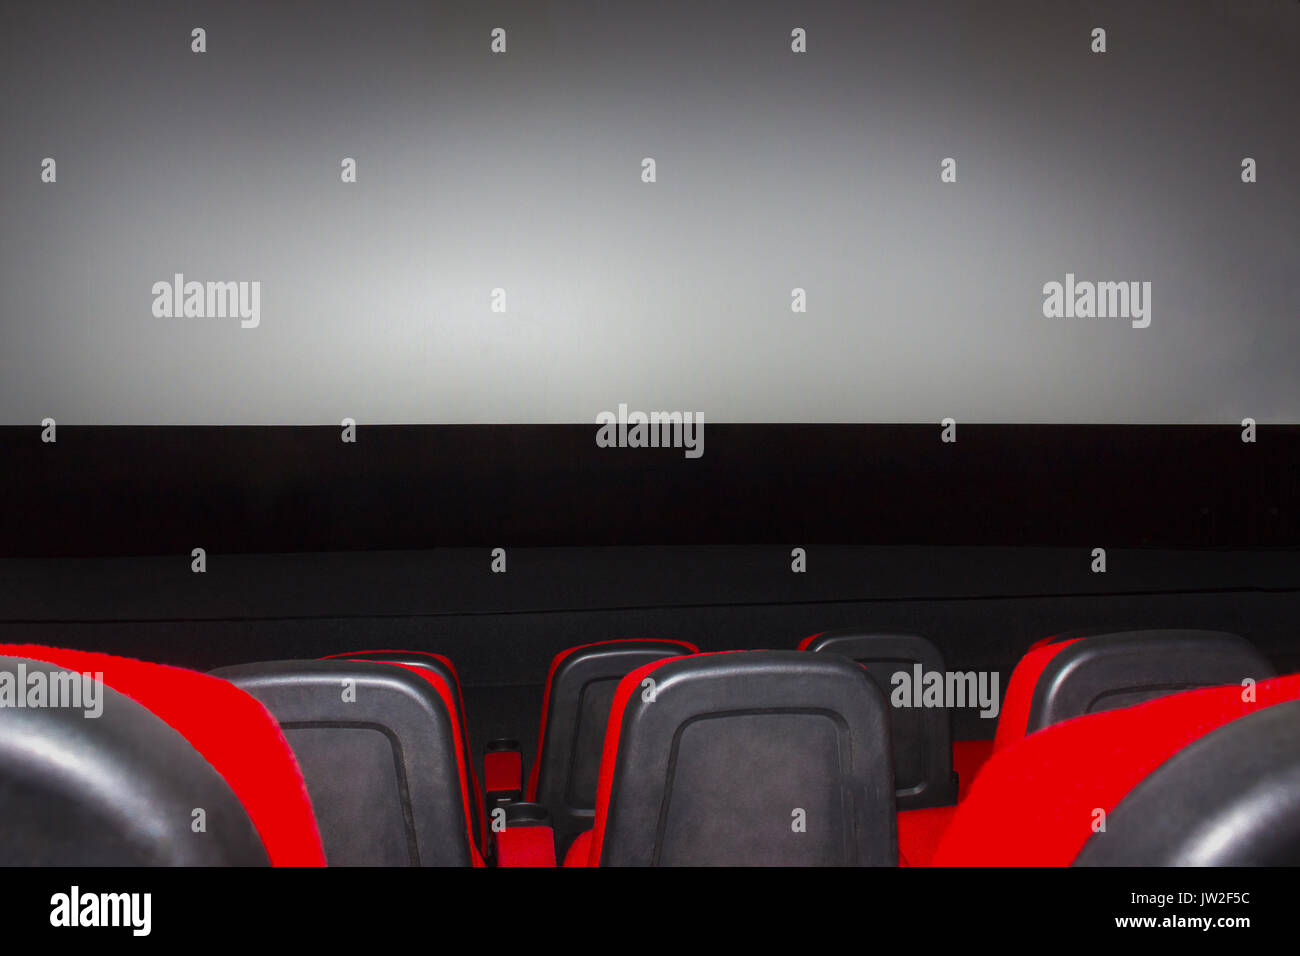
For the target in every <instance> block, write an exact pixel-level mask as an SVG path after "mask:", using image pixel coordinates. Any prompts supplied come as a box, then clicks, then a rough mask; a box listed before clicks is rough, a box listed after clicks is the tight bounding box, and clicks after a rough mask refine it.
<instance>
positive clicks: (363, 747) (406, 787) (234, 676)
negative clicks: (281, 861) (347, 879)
mask: <svg viewBox="0 0 1300 956" xmlns="http://www.w3.org/2000/svg"><path fill="white" fill-rule="evenodd" d="M213 674H214V675H215V676H219V677H222V678H224V679H225V680H228V681H230V682H231V683H233V684H235V685H236V686H237V687H240V688H242V689H243V690H246V691H247V692H248V693H250V694H252V695H253V696H254V697H256V698H257V699H258V700H260V701H261V702H262V703H263V704H265V705H266V708H267V709H268V710H269V711H270V712H271V713H272V714H274V715H275V718H276V719H277V720H278V721H279V722H280V727H281V728H282V729H283V731H284V735H285V737H286V738H287V739H288V741H289V745H290V746H291V747H292V748H293V752H294V753H295V754H296V755H297V758H298V763H299V765H300V766H301V767H302V772H303V778H304V779H305V780H306V783H307V790H308V792H309V793H310V794H311V801H312V805H313V807H314V808H315V810H316V819H317V821H318V823H319V825H320V833H321V839H322V841H323V843H324V846H325V857H326V860H327V862H328V863H329V865H330V866H470V865H475V866H481V865H482V863H483V860H482V855H481V854H480V852H479V850H478V847H477V841H476V840H475V837H474V834H473V832H472V830H471V829H470V822H469V821H470V820H471V819H472V812H471V809H470V787H469V783H468V780H469V774H468V772H467V770H466V765H465V752H464V747H463V744H462V737H461V732H460V726H459V720H458V714H457V707H456V699H455V696H454V695H453V693H452V690H451V687H450V686H448V685H447V684H446V683H445V682H444V681H443V679H442V678H441V677H439V676H438V675H437V674H436V673H434V672H433V671H431V670H429V669H427V668H422V667H409V666H406V665H403V664H393V663H386V662H379V661H368V660H346V659H331V660H318V661H310V660H291V661H269V662H264V663H259V664H243V665H239V666H236V667H223V668H221V669H219V670H216V671H213Z"/></svg>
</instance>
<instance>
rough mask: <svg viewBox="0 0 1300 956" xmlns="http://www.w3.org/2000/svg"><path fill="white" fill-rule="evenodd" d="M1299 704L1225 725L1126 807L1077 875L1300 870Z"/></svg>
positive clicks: (1151, 779) (1087, 851)
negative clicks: (1105, 869) (1089, 871)
mask: <svg viewBox="0 0 1300 956" xmlns="http://www.w3.org/2000/svg"><path fill="white" fill-rule="evenodd" d="M1298 731H1300V701H1289V702H1287V703H1284V704H1276V705H1274V706H1272V707H1266V708H1264V709H1263V710H1260V711H1257V712H1256V713H1253V714H1251V715H1249V716H1247V717H1242V718H1239V719H1237V720H1234V721H1232V722H1231V723H1228V724H1225V725H1223V726H1222V727H1220V728H1218V729H1217V730H1215V731H1213V732H1212V733H1209V734H1206V735H1205V736H1204V737H1202V738H1200V739H1199V740H1196V741H1194V742H1193V743H1191V744H1189V745H1188V746H1187V747H1185V748H1184V749H1183V750H1181V751H1179V752H1178V753H1177V754H1175V755H1174V756H1173V757H1171V758H1169V759H1168V760H1167V761H1165V762H1164V763H1163V764H1161V765H1160V766H1159V767H1158V768H1156V770H1155V771H1153V772H1152V773H1151V774H1150V775H1148V776H1147V778H1146V779H1145V780H1143V781H1142V782H1141V783H1139V784H1138V785H1137V786H1136V787H1134V788H1133V790H1132V791H1131V792H1130V793H1129V794H1128V796H1126V797H1125V798H1124V799H1123V800H1121V801H1120V803H1119V805H1118V806H1116V807H1115V809H1114V810H1112V811H1111V813H1110V816H1109V817H1108V819H1107V821H1106V831H1105V832H1104V833H1100V832H1099V833H1095V834H1093V836H1091V837H1089V839H1088V842H1087V843H1085V844H1084V846H1083V850H1082V851H1080V853H1079V855H1078V857H1076V858H1075V861H1074V865H1075V866H1300V732H1298Z"/></svg>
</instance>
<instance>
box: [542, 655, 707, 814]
mask: <svg viewBox="0 0 1300 956" xmlns="http://www.w3.org/2000/svg"><path fill="white" fill-rule="evenodd" d="M638 640H645V638H635V637H628V638H621V639H617V640H612V641H594V642H592V643H591V644H579V645H578V646H577V647H570V648H566V649H565V650H562V651H560V653H558V654H556V655H555V657H553V658H552V659H551V666H550V668H549V669H548V670H547V671H546V687H545V689H544V690H543V691H542V718H541V725H540V726H539V728H538V730H537V752H536V754H535V755H534V757H533V769H532V770H531V771H530V772H529V774H528V793H527V795H526V797H525V799H527V800H536V799H537V778H538V775H539V773H540V772H541V766H542V760H541V757H542V743H543V742H544V741H545V740H546V714H547V712H548V711H549V710H550V707H551V681H552V679H554V677H555V672H556V670H558V669H559V667H560V665H561V664H563V663H564V660H565V658H567V657H568V656H569V655H570V654H573V653H574V652H575V651H581V650H585V649H586V648H588V647H603V646H605V645H606V644H625V643H628V642H629V641H638ZM672 643H674V644H680V645H682V646H683V647H688V648H690V651H691V653H692V654H698V653H699V652H700V649H699V648H698V647H696V646H695V645H694V644H692V643H690V642H689V641H678V640H674V641H672Z"/></svg>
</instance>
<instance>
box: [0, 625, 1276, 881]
mask: <svg viewBox="0 0 1300 956" xmlns="http://www.w3.org/2000/svg"><path fill="white" fill-rule="evenodd" d="M914 668H916V669H917V671H916V672H917V673H936V674H940V675H942V674H945V673H946V670H945V666H944V661H943V658H942V655H941V654H940V652H939V651H938V649H937V648H936V647H935V646H934V645H933V644H932V643H931V642H929V641H927V640H926V639H924V638H922V637H920V636H918V635H913V634H900V633H895V632H890V631H881V630H851V631H834V632H825V633H822V634H816V635H813V636H812V637H810V638H808V639H806V640H805V641H803V642H802V643H801V644H800V645H799V648H798V649H797V650H788V651H779V650H777V651H770V650H769V651H739V652H723V653H700V652H699V651H698V649H697V648H696V647H695V646H694V645H691V644H688V643H685V642H680V641H662V640H624V641H608V642H602V643H598V644H591V645H584V646H581V647H576V648H570V649H568V650H566V651H564V652H561V653H560V654H559V655H557V656H556V658H555V659H554V661H553V662H552V664H551V667H550V669H549V672H548V674H547V678H546V683H545V687H544V691H543V701H542V715H541V727H540V732H539V739H538V746H537V751H536V759H535V761H534V763H533V766H532V768H531V772H530V773H529V774H528V775H527V784H526V785H525V783H524V773H523V766H522V759H521V755H520V753H519V748H518V746H517V745H515V744H513V742H509V741H496V742H493V743H492V744H490V745H489V747H488V752H487V753H486V754H485V758H484V773H483V776H482V779H481V780H480V777H479V774H478V772H477V770H476V769H475V761H474V759H473V746H472V743H471V740H472V738H471V736H470V733H469V727H468V722H467V720H466V712H465V703H464V695H463V694H462V692H461V687H460V682H459V678H458V675H457V673H456V670H455V667H454V666H453V665H452V663H451V661H450V660H448V659H447V658H446V657H443V656H440V655H437V654H433V653H429V652H417V651H391V650H379V651H361V652H351V653H345V654H339V655H334V656H331V657H329V658H325V659H321V660H292V661H271V662H262V663H255V664H246V665H239V666H236V667H228V668H222V669H219V670H217V671H214V672H213V673H212V674H208V675H204V674H199V673H196V672H193V671H187V670H183V669H179V668H174V667H168V666H165V665H159V664H150V663H146V662H141V661H135V660H131V659H128V658H121V657H114V656H111V655H105V654H95V653H87V652H79V651H70V650H60V649H54V648H46V647H40V646H36V645H0V728H2V729H3V732H0V820H2V821H4V822H3V823H2V824H0V828H3V829H4V831H5V833H4V836H5V839H4V840H0V863H6V864H11V865H12V864H65V865H82V864H122V863H145V864H184V865H207V864H237V865H253V864H258V863H270V864H275V865H319V864H323V863H328V864H329V865H444V866H463V865H471V866H472V865H484V864H496V865H502V866H511V865H540V866H549V865H554V864H555V863H556V862H557V860H563V861H564V862H565V863H566V865H893V864H896V863H903V864H907V865H927V864H931V863H933V864H939V865H967V864H974V865H980V864H990V863H1030V864H1048V865H1065V864H1069V863H1074V862H1078V863H1100V864H1115V863H1147V862H1157V863H1176V862H1189V861H1192V862H1229V861H1231V862H1243V861H1244V862H1297V861H1300V855H1297V851H1296V847H1297V846H1298V845H1300V843H1297V842H1296V841H1294V840H1293V841H1291V842H1290V843H1287V842H1286V841H1285V840H1282V841H1280V842H1279V841H1278V840H1277V839H1276V835H1277V834H1279V833H1289V832H1292V831H1296V832H1300V796H1297V794H1300V788H1297V787H1296V786H1295V783H1296V782H1297V775H1300V749H1298V748H1297V746H1296V744H1295V743H1294V740H1296V739H1300V735H1296V734H1292V733H1290V732H1289V731H1288V727H1290V726H1294V723H1293V722H1292V723H1291V724H1288V723H1287V720H1288V716H1290V717H1291V718H1293V717H1294V716H1295V714H1294V713H1293V712H1294V711H1295V709H1296V708H1297V707H1300V704H1298V703H1296V699H1297V698H1300V677H1285V678H1276V677H1275V676H1274V672H1273V670H1272V668H1271V666H1270V665H1269V663H1268V662H1267V660H1265V659H1264V658H1263V657H1262V656H1261V655H1259V654H1258V653H1257V652H1256V651H1255V650H1254V648H1253V647H1252V646H1251V645H1250V644H1249V643H1248V642H1246V641H1244V640H1242V639H1241V638H1239V637H1236V636H1234V635H1230V634H1224V633H1219V632H1206V631H1169V630H1167V631H1129V632H1114V633H1101V632H1094V633H1083V632H1078V633H1072V634H1063V635H1056V636H1054V637H1052V638H1048V639H1045V640H1043V641H1040V642H1038V644H1036V645H1034V646H1033V647H1031V648H1030V649H1029V650H1028V651H1027V653H1026V654H1025V656H1024V657H1023V659H1022V660H1021V661H1020V663H1019V664H1018V666H1017V667H1016V669H1015V671H1014V672H1013V674H1012V676H1011V679H1010V681H1009V682H1008V685H1007V691H1006V696H1005V699H1004V700H1003V702H1002V706H1001V713H1000V716H999V719H998V725H997V731H996V735H995V737H994V739H993V740H992V741H955V742H954V741H953V740H952V733H951V714H950V709H949V708H948V707H947V706H945V704H946V703H948V702H946V701H943V700H940V701H938V702H936V705H934V706H928V705H925V704H922V705H921V706H917V701H916V700H914V699H912V698H910V697H909V696H908V695H897V694H893V693H891V690H892V689H893V685H895V684H896V683H897V678H898V675H899V674H900V673H904V672H911V671H912V670H913V669H914ZM6 675H12V678H11V679H10V680H9V681H8V683H9V685H10V687H11V693H10V699H9V701H8V703H7V704H6V697H5V685H6ZM1202 688H1204V689H1202ZM92 698H97V699H94V700H92ZM96 710H98V714H96V713H95V711H96ZM1189 781H1190V784H1189ZM1189 785H1194V786H1193V790H1194V791H1195V792H1196V793H1197V794H1198V795H1199V799H1197V800H1189V799H1187V798H1186V792H1185V791H1186V788H1187V787H1188V786H1189ZM1179 788H1183V789H1182V790H1180V789H1179ZM1178 794H1182V795H1183V796H1182V797H1180V798H1179V799H1177V800H1174V799H1173V798H1172V796H1171V795H1178ZM1243 808H1246V809H1250V810H1251V811H1252V812H1249V813H1246V812H1243ZM1266 825H1267V826H1268V827H1270V828H1271V829H1270V830H1269V832H1271V833H1272V834H1274V838H1268V837H1267V836H1265V835H1263V831H1261V830H1260V829H1259V828H1260V827H1262V826H1266ZM1225 828H1226V829H1225ZM1288 828H1290V829H1288ZM1225 833H1227V834H1229V835H1230V837H1231V839H1225V838H1224V835H1225ZM1116 834H1118V835H1119V836H1118V838H1116ZM1288 854H1289V855H1290V856H1289V857H1288Z"/></svg>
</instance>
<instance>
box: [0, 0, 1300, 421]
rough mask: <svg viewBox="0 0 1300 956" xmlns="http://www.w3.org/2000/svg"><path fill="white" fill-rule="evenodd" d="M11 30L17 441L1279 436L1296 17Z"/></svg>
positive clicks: (402, 18) (712, 8) (448, 22)
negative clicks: (383, 428)
mask: <svg viewBox="0 0 1300 956" xmlns="http://www.w3.org/2000/svg"><path fill="white" fill-rule="evenodd" d="M2 15H3V18H4V21H3V29H0V70H3V75H4V85H5V88H6V89H7V90H9V91H11V95H10V96H8V97H6V98H5V100H4V102H3V104H2V105H0V123H2V125H3V128H4V130H5V135H4V137H3V139H2V140H0V170H2V172H3V175H2V176H0V210H3V213H2V214H3V222H4V226H3V253H2V255H0V290H2V294H3V298H2V299H0V301H2V302H3V321H2V323H0V337H2V341H0V424H5V425H19V424H33V423H35V422H39V421H40V420H41V419H42V418H44V417H46V416H50V417H53V418H56V419H57V420H58V421H59V423H60V424H64V423H66V424H73V425H76V424H85V425H210V424H217V425H234V424H244V425H308V424H330V423H335V424H337V423H338V422H339V421H340V420H341V419H342V418H343V417H345V416H348V417H352V418H354V419H356V420H357V421H358V422H361V423H363V424H384V423H418V424H442V423H453V424H462V423H463V424H484V423H520V424H534V423H583V422H588V423H589V422H593V421H594V420H595V418H596V416H597V415H598V414H600V413H601V412H602V411H606V410H613V409H616V408H617V407H618V405H619V404H626V405H628V406H629V407H631V408H633V409H665V410H683V411H693V412H697V413H701V414H703V415H704V416H705V417H706V419H707V420H708V421H710V422H737V423H753V422H776V423H789V422H934V421H938V420H940V419H941V418H944V417H947V416H952V417H953V418H955V419H958V420H961V421H964V422H1012V423H1016V422H1019V423H1187V424H1196V423H1229V422H1236V421H1239V420H1240V419H1242V418H1243V417H1252V418H1254V419H1256V420H1257V421H1259V422H1297V421H1300V375H1297V355H1300V291H1298V290H1300V285H1298V283H1297V276H1298V275H1300V269H1297V265H1298V264H1300V189H1298V187H1297V178H1296V169H1297V164H1298V163H1300V124H1297V120H1296V116H1297V103H1300V62H1298V61H1300V58H1298V57H1297V55H1296V51H1297V48H1298V45H1300V4H1297V3H1295V2H1290V0H1249V2H1234V3H1222V2H1193V3H1189V2H1177V3H1173V2H1170V3H1156V2H1147V3H1140V4H1135V3H1131V2H1105V3H1086V4H1075V5H1065V8H1064V9H1062V5H1061V4H1056V3H1043V2H1029V0H1025V2H1011V3H994V4H976V3H969V2H937V3H927V4H924V5H920V6H918V5H917V4H913V3H908V2H902V0H898V2H871V3H860V4H851V3H811V4H767V3H740V2H729V3H722V2H690V3H686V2H673V3H658V2H656V3H647V4H610V3H603V2H586V3H578V2H527V3H491V4H487V3H471V2H464V3H437V2H431V3H410V2H402V3H397V2H371V3H360V2H356V3H344V2H326V3H313V4H299V3H263V2H256V3H254V2H235V3H220V4H218V3H212V4H198V5H192V6H185V5H179V4H173V3H133V4H130V5H119V4H103V3H61V4H55V5H49V4H45V3H7V4H5V6H4V8H3V14H2ZM196 27H202V28H203V29H204V30H205V31H206V50H205V52H202V53H196V52H194V51H193V50H192V48H191V31H192V30H193V29H194V28H196ZM498 27H501V28H503V29H505V30H506V36H505V43H506V47H505V50H504V52H494V50H493V32H492V31H493V30H494V29H495V28H498ZM1097 28H1101V29H1104V30H1105V43H1106V48H1105V51H1104V52H1096V51H1094V46H1095V45H1096V39H1095V34H1094V30H1095V29H1097ZM795 30H802V31H804V36H805V37H806V51H805V52H796V51H795V50H794V49H792V46H793V45H795V44H794V41H793V40H792V32H793V31H795ZM47 159H53V160H54V161H55V166H54V169H55V172H56V176H55V178H54V181H53V182H49V181H45V165H44V163H45V160H47ZM349 159H350V160H354V161H355V169H356V181H355V182H345V181H344V178H345V175H344V174H345V169H344V167H345V165H346V160H349ZM646 159H653V160H654V181H653V182H647V181H645V179H646V164H645V162H644V161H645V160H646ZM947 161H951V162H947ZM1248 161H1249V162H1248ZM1247 166H1249V168H1250V172H1249V173H1247ZM1252 179H1253V181H1246V180H1252ZM178 275H180V276H182V277H183V279H181V280H179V288H180V292H181V295H180V297H179V300H178V301H172V300H173V299H176V298H177V297H176V296H175V294H174V292H173V291H172V290H173V289H174V288H175V287H176V286H177V284H178V280H177V279H176V277H177V276H178ZM186 282H195V283H201V284H202V285H201V287H200V289H201V293H202V294H201V295H199V296H198V297H196V298H194V300H193V301H194V302H195V303H197V305H196V307H195V309H194V310H193V311H202V312H204V313H205V314H203V315H186V314H184V313H185V300H186V298H188V297H189V294H188V293H187V292H186V289H185V285H184V284H185V283H186ZM209 283H212V284H214V285H213V286H211V287H209V285H208V284H209ZM217 283H234V284H235V285H232V286H225V285H216V284H217ZM240 283H243V284H244V285H242V286H241V285H239V284H240ZM1052 283H1059V284H1060V287H1061V288H1060V291H1059V293H1057V292H1054V291H1053V288H1054V287H1053V286H1052V285H1051V284H1052ZM255 284H256V285H255ZM241 289H243V290H244V291H246V292H247V293H248V298H247V299H245V300H239V299H234V298H231V299H227V298H226V296H227V294H228V293H231V294H235V293H238V291H239V290H241ZM1089 289H1091V290H1092V291H1091V292H1089V291H1088V290H1089ZM159 290H161V291H159ZM254 290H256V291H257V295H258V298H257V299H256V301H255V302H254V300H253V298H252V296H253V292H254ZM798 290H802V294H800V292H799V291H798ZM210 292H211V296H210V295H209V293H210ZM1089 296H1092V299H1091V303H1092V304H1091V306H1089V305H1088V304H1087V300H1088V297H1089ZM1081 303H1082V304H1081ZM241 304H242V305H243V306H244V311H243V312H242V313H241V312H240V311H239V306H240V305H241ZM254 304H255V305H256V308H255V309H254V308H253V306H254ZM223 305H224V306H226V307H225V308H223ZM801 305H802V306H803V310H802V311H798V308H799V306H801ZM200 306H201V308H200ZM502 306H504V311H502V310H501V308H502ZM1102 311H1105V312H1106V314H1105V315H1101V314H1099V313H1101V312H1102ZM223 312H224V313H225V314H221V313H223ZM1080 312H1082V313H1084V314H1083V315H1080V314H1078V313H1080ZM178 313H179V314H178ZM208 313H212V314H208Z"/></svg>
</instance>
